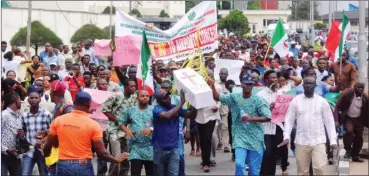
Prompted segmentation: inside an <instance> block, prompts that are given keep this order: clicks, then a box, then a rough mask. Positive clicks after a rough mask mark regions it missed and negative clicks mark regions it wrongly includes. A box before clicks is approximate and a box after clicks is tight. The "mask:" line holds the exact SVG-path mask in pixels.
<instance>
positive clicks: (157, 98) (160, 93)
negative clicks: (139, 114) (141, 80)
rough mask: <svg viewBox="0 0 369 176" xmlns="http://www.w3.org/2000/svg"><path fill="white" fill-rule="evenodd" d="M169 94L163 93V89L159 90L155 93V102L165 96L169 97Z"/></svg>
mask: <svg viewBox="0 0 369 176" xmlns="http://www.w3.org/2000/svg"><path fill="white" fill-rule="evenodd" d="M169 94H170V93H169V92H167V91H165V90H164V89H159V90H158V91H156V92H155V99H156V100H159V101H160V100H163V99H165V97H166V96H169Z"/></svg>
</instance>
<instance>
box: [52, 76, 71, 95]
mask: <svg viewBox="0 0 369 176" xmlns="http://www.w3.org/2000/svg"><path fill="white" fill-rule="evenodd" d="M50 90H51V91H53V92H58V93H59V94H62V95H64V93H65V90H67V87H66V86H65V85H64V83H63V82H61V81H59V80H57V81H53V82H52V83H51V86H50Z"/></svg>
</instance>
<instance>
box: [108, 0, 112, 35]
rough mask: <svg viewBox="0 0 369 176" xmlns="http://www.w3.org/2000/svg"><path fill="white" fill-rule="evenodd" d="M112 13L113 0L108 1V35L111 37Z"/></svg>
mask: <svg viewBox="0 0 369 176" xmlns="http://www.w3.org/2000/svg"><path fill="white" fill-rule="evenodd" d="M112 15H113V1H110V16H109V35H110V38H111V37H112V28H113V27H112V25H111V23H112Z"/></svg>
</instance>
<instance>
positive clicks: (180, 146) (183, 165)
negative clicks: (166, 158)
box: [177, 134, 186, 176]
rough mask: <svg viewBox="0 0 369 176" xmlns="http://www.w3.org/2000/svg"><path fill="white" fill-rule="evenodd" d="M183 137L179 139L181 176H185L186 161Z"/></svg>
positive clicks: (180, 136)
mask: <svg viewBox="0 0 369 176" xmlns="http://www.w3.org/2000/svg"><path fill="white" fill-rule="evenodd" d="M183 141H184V139H183V135H182V134H180V135H179V137H178V148H177V150H178V155H179V174H178V175H179V176H185V175H186V174H185V159H184V143H183Z"/></svg>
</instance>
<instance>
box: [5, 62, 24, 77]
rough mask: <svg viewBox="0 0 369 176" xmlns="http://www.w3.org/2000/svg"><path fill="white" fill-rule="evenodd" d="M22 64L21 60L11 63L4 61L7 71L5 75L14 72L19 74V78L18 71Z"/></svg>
mask: <svg viewBox="0 0 369 176" xmlns="http://www.w3.org/2000/svg"><path fill="white" fill-rule="evenodd" d="M20 63H21V61H19V60H11V61H8V60H4V62H3V67H4V69H5V72H4V73H5V74H6V73H7V72H8V71H9V70H13V71H14V72H15V73H16V74H17V77H18V69H19V66H20Z"/></svg>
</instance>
